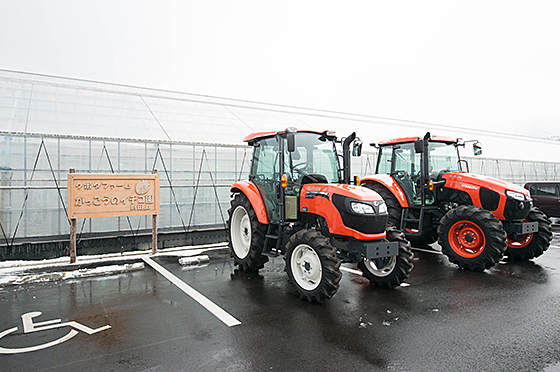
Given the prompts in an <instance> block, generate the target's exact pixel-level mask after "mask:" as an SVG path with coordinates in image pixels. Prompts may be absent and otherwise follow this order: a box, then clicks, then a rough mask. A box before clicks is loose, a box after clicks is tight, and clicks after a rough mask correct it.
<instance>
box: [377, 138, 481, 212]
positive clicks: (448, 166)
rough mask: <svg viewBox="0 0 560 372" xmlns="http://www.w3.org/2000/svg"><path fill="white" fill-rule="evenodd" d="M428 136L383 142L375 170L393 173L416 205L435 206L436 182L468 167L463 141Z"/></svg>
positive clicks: (410, 202)
mask: <svg viewBox="0 0 560 372" xmlns="http://www.w3.org/2000/svg"><path fill="white" fill-rule="evenodd" d="M428 138H429V140H427V141H424V140H423V139H422V138H420V137H407V138H397V139H392V140H388V141H383V142H380V143H379V155H378V158H377V170H376V172H375V173H376V174H386V175H389V176H391V177H392V178H393V179H394V181H395V182H396V183H397V184H398V185H399V186H400V188H401V190H402V191H403V192H404V197H405V199H406V201H407V202H408V203H409V204H410V205H412V206H421V205H433V204H434V203H435V202H436V195H435V190H434V188H433V184H434V183H437V182H440V181H441V179H442V178H441V177H442V175H443V174H445V173H449V172H459V171H464V170H467V169H463V168H468V165H467V163H466V162H465V161H464V160H461V159H460V156H459V152H458V147H459V146H461V145H464V143H463V142H461V141H459V140H457V139H453V138H450V137H442V136H432V137H428ZM477 146H478V148H480V145H478V144H477ZM430 181H431V182H432V183H431V185H432V187H430ZM424 185H427V186H428V187H424Z"/></svg>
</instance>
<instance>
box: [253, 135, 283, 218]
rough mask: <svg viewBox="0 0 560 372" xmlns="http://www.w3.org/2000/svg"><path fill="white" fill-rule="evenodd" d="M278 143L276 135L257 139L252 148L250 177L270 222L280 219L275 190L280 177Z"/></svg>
mask: <svg viewBox="0 0 560 372" xmlns="http://www.w3.org/2000/svg"><path fill="white" fill-rule="evenodd" d="M278 149H279V143H278V138H277V137H271V138H266V139H263V140H261V141H259V142H258V143H257V144H256V145H255V149H254V150H253V162H252V167H251V179H252V181H253V182H254V183H255V185H257V187H258V189H259V191H260V192H261V195H262V197H263V199H264V202H265V206H266V210H267V213H268V219H269V221H270V222H278V221H280V210H279V207H278V197H277V192H276V191H277V190H276V188H277V187H278V186H277V185H278V181H279V179H280V175H279V173H278V171H279V164H278V162H279V154H278Z"/></svg>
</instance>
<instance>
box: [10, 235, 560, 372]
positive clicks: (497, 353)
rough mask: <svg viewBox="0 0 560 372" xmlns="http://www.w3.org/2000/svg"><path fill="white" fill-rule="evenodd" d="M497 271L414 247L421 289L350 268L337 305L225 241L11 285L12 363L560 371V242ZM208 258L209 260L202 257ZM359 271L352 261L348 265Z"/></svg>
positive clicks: (278, 266) (280, 267)
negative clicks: (189, 257) (220, 246)
mask: <svg viewBox="0 0 560 372" xmlns="http://www.w3.org/2000/svg"><path fill="white" fill-rule="evenodd" d="M558 238H559V236H558V234H557V233H556V234H555V240H554V242H553V246H552V247H551V248H550V249H549V250H548V251H547V252H546V253H545V254H544V255H543V256H541V257H539V258H537V259H535V260H533V261H529V262H502V263H500V264H499V265H497V266H496V267H494V268H493V269H491V270H488V271H486V272H484V273H475V272H469V271H463V270H459V269H457V268H456V267H455V266H454V265H452V264H450V263H449V262H448V261H447V259H446V258H445V257H444V256H442V255H440V254H437V253H430V252H425V251H418V250H416V251H415V260H414V264H415V268H414V270H413V271H412V274H411V276H410V278H409V280H408V281H407V283H408V284H409V286H404V287H399V288H397V289H394V290H384V289H379V288H374V287H370V286H369V285H368V283H367V281H366V280H365V279H363V278H362V277H361V276H359V275H356V274H354V273H351V272H348V271H346V272H344V275H343V279H342V281H341V287H340V290H339V291H338V293H337V294H336V295H335V296H334V297H333V298H332V299H331V300H330V301H327V302H325V303H324V304H309V303H307V302H303V301H301V300H299V299H298V298H297V297H296V296H295V295H294V294H293V290H292V288H291V287H290V285H289V284H288V283H287V277H286V273H285V272H284V262H283V259H282V258H281V257H278V258H275V259H272V260H271V261H270V262H268V263H267V264H266V265H265V268H264V269H262V270H261V271H260V273H258V274H244V273H240V272H238V271H236V270H235V267H234V266H233V263H232V261H231V258H230V257H229V254H228V252H227V251H226V250H213V251H209V252H206V254H207V255H208V257H209V262H207V263H204V264H203V265H202V266H194V267H193V266H182V265H180V264H179V263H178V260H177V257H156V258H154V259H153V261H155V262H156V263H157V264H158V265H159V266H161V267H162V268H163V269H164V270H165V271H167V272H168V273H169V274H171V276H172V277H175V278H177V279H178V280H179V281H180V282H182V283H184V284H185V285H186V286H187V287H188V288H191V289H192V290H193V291H195V292H196V293H198V294H200V295H201V296H203V297H204V298H205V299H206V300H207V301H209V302H210V303H212V304H214V305H215V306H217V307H219V308H220V309H221V310H222V311H223V312H225V313H227V314H229V315H230V316H231V317H233V318H235V319H236V320H238V322H239V323H238V324H227V323H226V322H224V321H223V320H222V319H220V317H219V316H217V315H216V313H213V312H211V311H210V310H209V309H208V307H207V306H205V305H203V301H200V300H199V299H196V298H194V297H193V295H192V293H191V294H188V293H187V292H186V291H185V288H181V285H178V284H177V283H173V282H172V281H170V279H169V278H171V276H168V277H165V276H164V275H162V273H161V272H160V271H158V270H157V269H155V268H153V266H151V265H150V264H149V263H148V264H146V265H145V267H144V269H143V270H137V271H131V272H127V273H122V274H115V275H111V276H104V277H94V278H79V279H71V280H60V281H53V282H46V283H30V284H23V285H17V286H3V287H1V289H0V313H1V314H2V317H1V318H0V370H1V371H48V370H56V371H91V370H98V371H146V370H149V371H214V370H231V371H264V370H275V371H294V370H311V371H330V370H368V371H465V370H476V371H528V370H531V371H533V370H535V371H538V370H549V371H553V370H557V369H558V368H559V367H560V320H559V319H558V316H557V312H558V308H559V305H560V291H559V288H560V242H559V239H558ZM201 262H202V261H201ZM349 268H350V269H351V267H349Z"/></svg>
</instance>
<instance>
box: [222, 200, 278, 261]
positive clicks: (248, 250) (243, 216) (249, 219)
mask: <svg viewBox="0 0 560 372" xmlns="http://www.w3.org/2000/svg"><path fill="white" fill-rule="evenodd" d="M228 215H229V219H228V223H227V226H228V234H229V248H230V253H231V256H232V257H233V260H234V263H235V265H239V270H241V271H258V270H259V269H262V268H263V267H264V264H265V262H267V261H268V257H267V256H263V255H262V250H263V246H264V236H265V234H266V225H263V224H262V223H260V222H259V220H258V219H257V215H256V214H255V210H254V209H253V207H252V206H251V202H249V199H247V197H246V196H245V194H242V193H240V194H236V195H235V197H234V199H233V200H232V201H231V208H230V209H229V210H228Z"/></svg>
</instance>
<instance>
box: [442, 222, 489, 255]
mask: <svg viewBox="0 0 560 372" xmlns="http://www.w3.org/2000/svg"><path fill="white" fill-rule="evenodd" d="M448 237H449V245H450V246H451V248H452V249H453V250H454V251H455V253H457V254H458V255H460V256H462V257H465V258H472V257H476V256H478V255H479V254H481V253H482V251H483V250H484V246H485V244H486V239H485V237H484V232H483V231H482V229H481V228H480V227H479V226H478V225H477V224H476V223H474V222H471V221H459V222H457V223H455V224H454V225H453V226H451V229H449V235H448Z"/></svg>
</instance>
